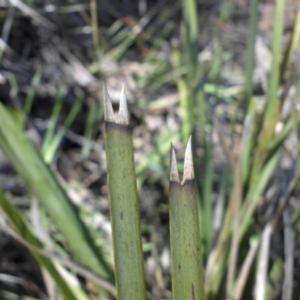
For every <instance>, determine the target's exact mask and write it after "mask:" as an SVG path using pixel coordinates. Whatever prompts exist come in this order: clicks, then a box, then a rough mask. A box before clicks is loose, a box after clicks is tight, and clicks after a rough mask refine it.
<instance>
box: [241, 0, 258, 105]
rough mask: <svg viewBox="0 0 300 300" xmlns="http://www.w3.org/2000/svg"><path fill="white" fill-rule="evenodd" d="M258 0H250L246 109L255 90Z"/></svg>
mask: <svg viewBox="0 0 300 300" xmlns="http://www.w3.org/2000/svg"><path fill="white" fill-rule="evenodd" d="M257 16H258V0H252V1H251V2H250V24H249V25H250V34H249V36H248V43H247V59H246V76H245V77H246V78H245V81H246V82H245V104H244V110H245V111H246V110H247V109H248V106H249V103H250V99H251V97H252V90H253V81H252V77H253V66H254V58H255V51H254V50H255V38H256V32H257Z"/></svg>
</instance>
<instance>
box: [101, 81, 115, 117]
mask: <svg viewBox="0 0 300 300" xmlns="http://www.w3.org/2000/svg"><path fill="white" fill-rule="evenodd" d="M103 98H104V119H105V121H107V122H114V121H115V114H114V110H113V107H112V103H111V100H110V97H109V95H108V91H107V89H106V86H105V84H104V82H103Z"/></svg>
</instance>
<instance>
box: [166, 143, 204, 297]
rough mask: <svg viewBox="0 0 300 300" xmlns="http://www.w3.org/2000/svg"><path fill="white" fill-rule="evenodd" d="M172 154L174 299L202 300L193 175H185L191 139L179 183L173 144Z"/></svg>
mask: <svg viewBox="0 0 300 300" xmlns="http://www.w3.org/2000/svg"><path fill="white" fill-rule="evenodd" d="M187 152H189V153H187ZM171 155H172V156H171V179H170V195H169V198H170V235H171V258H172V285H173V288H172V291H173V299H174V300H182V299H185V300H189V299H190V300H204V299H205V296H204V284H203V278H204V271H203V267H202V251H201V238H200V224H199V215H198V197H197V192H196V186H195V180H194V174H193V171H192V176H189V175H187V174H188V172H189V170H191V169H192V168H193V162H192V160H189V159H187V157H192V150H191V148H190V142H189V143H188V146H187V151H186V154H185V163H184V179H183V181H182V182H179V176H178V171H177V163H176V157H175V152H174V149H173V147H172V153H171ZM189 162H191V164H189Z"/></svg>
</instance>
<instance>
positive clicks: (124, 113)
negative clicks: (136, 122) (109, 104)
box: [118, 85, 129, 125]
mask: <svg viewBox="0 0 300 300" xmlns="http://www.w3.org/2000/svg"><path fill="white" fill-rule="evenodd" d="M118 119H119V123H120V124H124V125H129V112H128V107H127V99H126V95H125V87H124V85H123V87H122V90H121V96H120V105H119V115H118Z"/></svg>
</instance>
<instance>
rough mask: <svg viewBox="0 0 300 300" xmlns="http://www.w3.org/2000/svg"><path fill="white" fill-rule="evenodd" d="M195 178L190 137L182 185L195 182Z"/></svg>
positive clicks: (186, 150)
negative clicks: (190, 181) (188, 181)
mask: <svg viewBox="0 0 300 300" xmlns="http://www.w3.org/2000/svg"><path fill="white" fill-rule="evenodd" d="M194 178H195V174H194V163H193V153H192V137H191V136H190V138H189V140H188V143H187V145H186V149H185V155H184V167H183V181H182V183H184V182H185V181H186V180H193V179H194Z"/></svg>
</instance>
